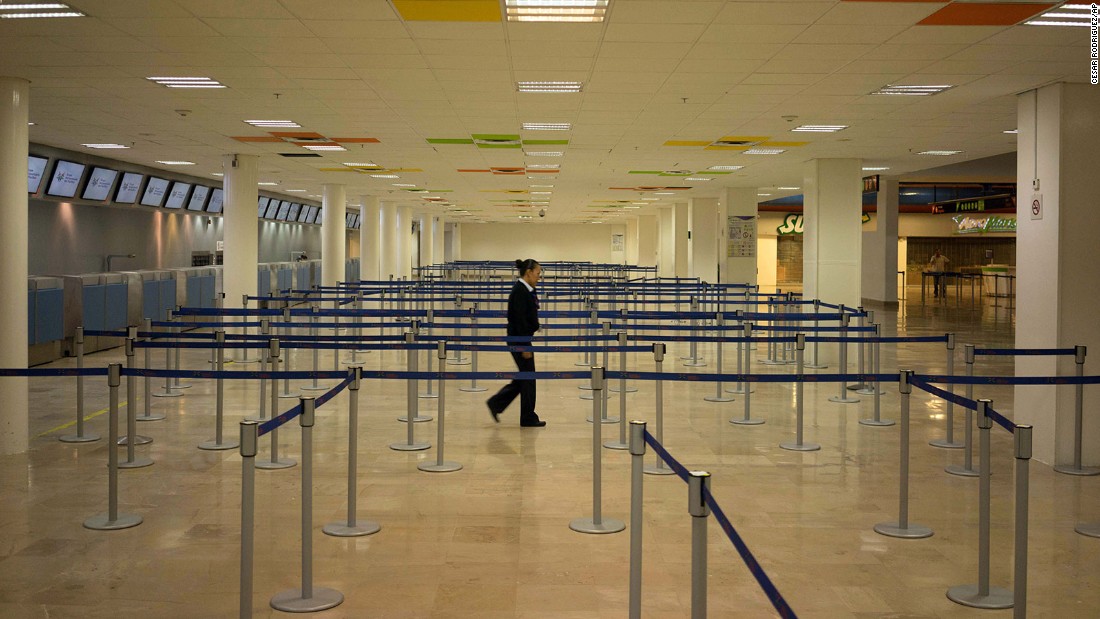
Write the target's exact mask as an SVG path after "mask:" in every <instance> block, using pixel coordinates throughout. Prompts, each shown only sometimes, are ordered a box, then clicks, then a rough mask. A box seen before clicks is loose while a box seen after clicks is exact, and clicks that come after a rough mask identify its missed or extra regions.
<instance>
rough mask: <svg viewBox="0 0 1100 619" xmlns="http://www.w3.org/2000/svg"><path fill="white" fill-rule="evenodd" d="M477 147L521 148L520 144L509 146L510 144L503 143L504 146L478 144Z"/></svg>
mask: <svg viewBox="0 0 1100 619" xmlns="http://www.w3.org/2000/svg"><path fill="white" fill-rule="evenodd" d="M477 147H478V148H521V146H520V145H519V144H508V143H502V144H491V143H490V144H478V145H477Z"/></svg>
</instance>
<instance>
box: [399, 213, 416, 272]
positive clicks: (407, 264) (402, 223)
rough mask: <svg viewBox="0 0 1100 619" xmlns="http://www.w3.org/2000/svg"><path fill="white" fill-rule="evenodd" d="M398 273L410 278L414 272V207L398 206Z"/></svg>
mask: <svg viewBox="0 0 1100 619" xmlns="http://www.w3.org/2000/svg"><path fill="white" fill-rule="evenodd" d="M397 238H398V241H397V252H398V253H397V273H398V277H404V278H406V279H408V278H409V276H410V274H411V272H412V263H413V260H412V252H413V251H414V250H415V249H416V248H415V247H413V236H412V207H411V206H399V207H397Z"/></svg>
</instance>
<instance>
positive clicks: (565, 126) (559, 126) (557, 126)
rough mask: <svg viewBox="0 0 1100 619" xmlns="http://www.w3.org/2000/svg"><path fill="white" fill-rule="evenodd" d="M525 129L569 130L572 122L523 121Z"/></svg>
mask: <svg viewBox="0 0 1100 619" xmlns="http://www.w3.org/2000/svg"><path fill="white" fill-rule="evenodd" d="M520 126H521V127H522V128H523V130H524V131H569V130H570V129H572V128H573V125H572V123H523V124H522V125H520Z"/></svg>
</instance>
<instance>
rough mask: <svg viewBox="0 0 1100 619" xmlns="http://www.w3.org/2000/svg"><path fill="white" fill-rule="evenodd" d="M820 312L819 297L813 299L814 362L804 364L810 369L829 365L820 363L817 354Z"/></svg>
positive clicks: (820, 368) (819, 368) (818, 368)
mask: <svg viewBox="0 0 1100 619" xmlns="http://www.w3.org/2000/svg"><path fill="white" fill-rule="evenodd" d="M820 313H821V299H814V335H815V339H814V362H813V363H807V364H806V367H807V368H808V369H811V370H823V369H825V368H827V367H829V366H827V365H825V364H824V363H821V360H820V357H818V356H817V345H818V342H817V340H816V337H820V336H821V332H820V331H818V328H819V327H820V325H821V321H820V320H819V319H818V317H817V315H818V314H820Z"/></svg>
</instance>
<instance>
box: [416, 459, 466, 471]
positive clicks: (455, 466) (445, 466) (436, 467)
mask: <svg viewBox="0 0 1100 619" xmlns="http://www.w3.org/2000/svg"><path fill="white" fill-rule="evenodd" d="M416 468H418V469H420V470H421V471H426V472H428V473H450V472H452V471H461V470H462V465H461V464H459V463H457V462H451V461H449V460H445V461H443V462H442V463H437V462H433V463H431V464H428V463H427V462H423V463H421V464H418V465H416Z"/></svg>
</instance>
